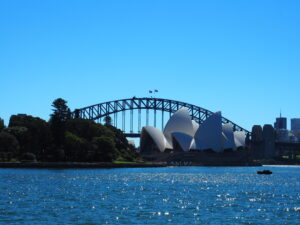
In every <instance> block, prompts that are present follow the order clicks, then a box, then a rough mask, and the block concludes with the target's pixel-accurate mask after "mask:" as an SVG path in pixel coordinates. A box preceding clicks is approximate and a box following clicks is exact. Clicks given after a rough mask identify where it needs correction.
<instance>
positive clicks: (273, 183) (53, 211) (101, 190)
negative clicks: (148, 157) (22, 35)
mask: <svg viewBox="0 0 300 225" xmlns="http://www.w3.org/2000/svg"><path fill="white" fill-rule="evenodd" d="M261 169H270V170H272V171H273V172H274V174H273V175H269V176H268V175H257V174H256V171H257V170H261ZM0 224H300V167H263V168H262V167H260V168H259V167H243V168H242V167H219V168H212V167H173V168H172V167H170V168H128V169H66V170H46V169H0Z"/></svg>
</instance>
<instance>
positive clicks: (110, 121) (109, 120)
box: [104, 116, 112, 126]
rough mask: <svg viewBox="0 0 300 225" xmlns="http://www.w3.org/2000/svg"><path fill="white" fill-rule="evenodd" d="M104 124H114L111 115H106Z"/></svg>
mask: <svg viewBox="0 0 300 225" xmlns="http://www.w3.org/2000/svg"><path fill="white" fill-rule="evenodd" d="M104 124H105V125H107V126H108V125H111V124H112V119H111V117H110V116H106V117H104Z"/></svg>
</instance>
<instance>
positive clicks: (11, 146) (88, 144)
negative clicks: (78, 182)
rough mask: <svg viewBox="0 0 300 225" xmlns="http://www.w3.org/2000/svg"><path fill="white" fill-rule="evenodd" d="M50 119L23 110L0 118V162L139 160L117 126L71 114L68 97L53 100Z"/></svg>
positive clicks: (107, 118) (108, 119)
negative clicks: (7, 118) (6, 120)
mask: <svg viewBox="0 0 300 225" xmlns="http://www.w3.org/2000/svg"><path fill="white" fill-rule="evenodd" d="M52 107H53V109H52V111H53V112H52V114H51V115H50V119H49V121H45V120H43V119H41V118H39V117H34V116H31V115H26V114H18V115H12V116H11V117H10V120H9V123H8V126H7V127H6V126H5V124H4V121H3V119H1V118H0V162H2V163H3V162H10V163H19V162H23V163H24V162H27V163H30V162H31V163H32V162H40V163H42V162H48V163H50V164H51V163H52V164H51V165H53V163H58V162H59V163H62V164H66V163H75V162H77V163H78V162H80V163H97V162H107V163H117V164H118V163H122V162H132V163H136V162H137V161H139V160H141V159H140V158H139V155H138V154H137V153H136V148H135V147H134V146H133V145H131V144H130V143H129V142H128V140H127V139H126V137H125V136H124V135H123V132H122V131H121V130H120V129H117V128H116V127H114V126H112V125H111V118H110V117H106V118H105V119H104V124H99V123H95V122H93V121H90V120H86V119H81V118H75V119H73V118H71V110H70V108H69V107H68V106H67V101H66V100H64V99H62V98H58V99H55V100H54V101H53V103H52Z"/></svg>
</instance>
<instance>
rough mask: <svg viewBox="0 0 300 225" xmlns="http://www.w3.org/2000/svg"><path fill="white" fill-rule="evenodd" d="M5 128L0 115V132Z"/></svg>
mask: <svg viewBox="0 0 300 225" xmlns="http://www.w3.org/2000/svg"><path fill="white" fill-rule="evenodd" d="M4 128H5V125H4V120H3V119H2V118H1V117H0V132H1V131H2V130H3V129H4Z"/></svg>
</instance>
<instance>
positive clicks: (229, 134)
mask: <svg viewBox="0 0 300 225" xmlns="http://www.w3.org/2000/svg"><path fill="white" fill-rule="evenodd" d="M222 132H223V134H224V136H225V142H224V143H223V149H228V148H232V149H234V148H235V147H236V146H235V141H234V135H233V125H232V123H226V124H224V125H223V126H222Z"/></svg>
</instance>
